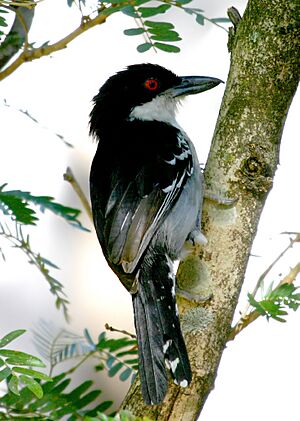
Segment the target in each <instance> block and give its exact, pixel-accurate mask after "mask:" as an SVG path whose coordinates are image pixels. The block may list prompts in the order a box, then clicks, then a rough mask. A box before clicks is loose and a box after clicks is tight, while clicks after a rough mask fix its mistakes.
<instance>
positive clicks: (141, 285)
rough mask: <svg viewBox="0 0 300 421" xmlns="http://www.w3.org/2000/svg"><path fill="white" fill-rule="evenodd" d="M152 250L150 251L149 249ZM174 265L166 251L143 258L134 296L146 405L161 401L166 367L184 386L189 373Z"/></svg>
mask: <svg viewBox="0 0 300 421" xmlns="http://www.w3.org/2000/svg"><path fill="white" fill-rule="evenodd" d="M152 252H153V251H152ZM172 266H173V264H172V262H171V260H170V259H169V258H168V256H166V255H165V254H163V253H161V254H156V255H154V256H153V254H152V255H151V259H150V258H149V259H148V258H147V254H146V256H145V258H144V262H143V265H142V267H141V269H140V272H139V275H138V292H137V293H136V294H135V295H134V296H133V308H134V315H135V328H136V333H137V339H138V346H139V373H140V378H141V385H142V394H143V398H144V401H145V403H146V404H148V405H158V404H160V403H161V402H162V401H163V399H164V397H165V395H166V393H167V389H168V376H167V370H166V368H168V369H169V370H170V373H171V376H172V377H173V379H174V383H176V384H178V385H179V386H182V387H186V386H187V385H188V384H189V383H190V381H191V379H192V373H191V368H190V363H189V359H188V355H187V351H186V347H185V343H184V340H183V337H182V333H181V329H180V322H179V318H178V311H177V305H176V297H175V277H174V274H173V267H172Z"/></svg>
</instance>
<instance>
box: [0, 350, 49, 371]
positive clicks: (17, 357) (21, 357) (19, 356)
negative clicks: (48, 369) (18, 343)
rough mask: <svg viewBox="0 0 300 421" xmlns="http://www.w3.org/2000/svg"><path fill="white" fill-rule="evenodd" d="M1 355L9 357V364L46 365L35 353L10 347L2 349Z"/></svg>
mask: <svg viewBox="0 0 300 421" xmlns="http://www.w3.org/2000/svg"><path fill="white" fill-rule="evenodd" d="M0 355H2V356H3V357H6V358H7V360H6V363H7V364H13V365H28V366H32V367H45V364H44V363H43V361H41V360H40V359H39V358H37V357H34V356H33V355H30V354H26V353H25V352H20V351H14V350H10V349H0Z"/></svg>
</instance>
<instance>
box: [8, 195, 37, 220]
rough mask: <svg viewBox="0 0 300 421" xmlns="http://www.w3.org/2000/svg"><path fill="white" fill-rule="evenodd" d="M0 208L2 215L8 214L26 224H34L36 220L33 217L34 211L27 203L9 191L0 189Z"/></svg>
mask: <svg viewBox="0 0 300 421" xmlns="http://www.w3.org/2000/svg"><path fill="white" fill-rule="evenodd" d="M0 210H2V212H3V213H4V215H10V217H11V218H12V219H13V220H16V221H18V222H20V223H21V224H26V225H35V221H37V220H38V218H37V217H35V216H34V215H35V211H34V210H33V209H31V208H29V205H28V203H26V202H24V201H23V199H21V198H19V197H15V196H13V195H11V194H10V192H3V191H0Z"/></svg>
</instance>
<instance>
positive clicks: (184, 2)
mask: <svg viewBox="0 0 300 421" xmlns="http://www.w3.org/2000/svg"><path fill="white" fill-rule="evenodd" d="M192 1H193V0H176V3H180V4H188V3H191V2H192Z"/></svg>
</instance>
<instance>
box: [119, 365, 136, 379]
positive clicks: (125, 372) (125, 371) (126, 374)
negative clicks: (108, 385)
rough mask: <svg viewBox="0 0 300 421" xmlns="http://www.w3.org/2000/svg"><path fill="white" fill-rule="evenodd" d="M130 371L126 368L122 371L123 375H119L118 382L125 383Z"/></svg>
mask: <svg viewBox="0 0 300 421" xmlns="http://www.w3.org/2000/svg"><path fill="white" fill-rule="evenodd" d="M132 372H133V371H132V369H131V368H126V370H124V371H123V373H121V374H120V377H119V378H120V380H121V382H125V381H126V380H127V379H128V378H129V377H130V376H131V374H132Z"/></svg>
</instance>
